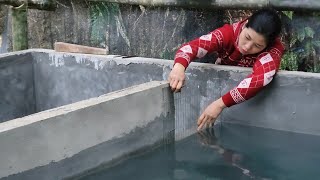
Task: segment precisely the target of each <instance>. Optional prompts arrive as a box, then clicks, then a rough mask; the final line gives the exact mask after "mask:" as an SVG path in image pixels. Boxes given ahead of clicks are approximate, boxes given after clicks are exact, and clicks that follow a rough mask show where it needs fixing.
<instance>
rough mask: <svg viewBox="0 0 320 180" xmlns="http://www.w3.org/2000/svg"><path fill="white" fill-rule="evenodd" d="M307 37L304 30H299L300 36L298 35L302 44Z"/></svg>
mask: <svg viewBox="0 0 320 180" xmlns="http://www.w3.org/2000/svg"><path fill="white" fill-rule="evenodd" d="M305 37H306V33H305V31H304V29H300V30H298V34H297V38H298V40H299V41H300V42H302V41H303V40H304V38H305Z"/></svg>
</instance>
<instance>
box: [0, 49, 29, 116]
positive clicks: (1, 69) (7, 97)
mask: <svg viewBox="0 0 320 180" xmlns="http://www.w3.org/2000/svg"><path fill="white" fill-rule="evenodd" d="M32 60H33V58H32V56H31V53H25V52H21V53H15V54H14V55H12V54H9V53H8V54H2V55H1V56H0V122H4V121H7V120H10V119H15V118H18V117H23V116H26V115H29V114H32V113H35V101H34V86H33V84H34V82H33V70H32V68H33V67H32Z"/></svg>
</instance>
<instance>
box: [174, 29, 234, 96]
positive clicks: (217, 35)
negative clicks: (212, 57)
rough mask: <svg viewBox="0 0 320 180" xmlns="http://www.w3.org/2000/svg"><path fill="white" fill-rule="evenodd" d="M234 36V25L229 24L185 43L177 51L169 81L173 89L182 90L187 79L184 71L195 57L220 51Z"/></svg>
mask: <svg viewBox="0 0 320 180" xmlns="http://www.w3.org/2000/svg"><path fill="white" fill-rule="evenodd" d="M232 37H233V29H232V26H231V25H228V24H227V25H224V26H223V27H221V28H218V29H216V30H214V31H212V32H211V33H209V34H207V35H203V36H201V37H199V38H197V39H195V40H192V41H190V42H188V43H186V44H183V45H182V46H181V47H180V48H179V49H178V50H177V52H176V55H175V58H174V66H173V69H172V71H171V72H170V74H169V78H168V81H169V83H170V87H171V89H172V90H173V91H175V92H178V91H180V89H181V88H182V87H183V84H184V81H185V75H184V71H185V69H186V68H187V67H188V66H189V64H190V63H191V62H192V61H193V60H194V59H196V58H202V57H204V56H205V55H207V54H209V53H212V52H217V51H219V50H220V49H221V48H223V47H225V46H227V45H229V44H231V43H230V41H231V40H232Z"/></svg>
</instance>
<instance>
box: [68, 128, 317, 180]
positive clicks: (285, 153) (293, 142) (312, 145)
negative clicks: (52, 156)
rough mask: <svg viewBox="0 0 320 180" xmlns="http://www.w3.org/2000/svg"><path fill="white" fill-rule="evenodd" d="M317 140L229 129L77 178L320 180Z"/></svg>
mask: <svg viewBox="0 0 320 180" xmlns="http://www.w3.org/2000/svg"><path fill="white" fill-rule="evenodd" d="M319 140H320V138H319V137H318V136H312V135H305V134H297V133H290V132H283V131H275V130H270V129H263V128H256V127H249V126H240V125H228V124H225V125H222V126H217V127H215V128H214V129H208V130H206V131H202V132H199V133H197V134H194V135H192V136H189V137H187V138H185V139H182V140H180V141H177V142H175V144H169V145H165V146H162V147H160V148H157V149H155V150H153V151H150V152H146V153H145V154H143V155H139V156H136V157H132V158H130V159H128V160H125V161H122V162H120V163H118V164H114V165H112V166H110V164H109V165H108V166H101V167H99V168H98V169H95V170H93V171H91V172H89V173H86V174H82V175H81V176H78V177H77V178H73V179H81V180H91V179H94V180H100V179H101V180H102V179H112V180H126V179H139V180H150V179H156V180H158V179H162V180H179V179H187V180H189V179H190V180H191V179H192V180H194V179H197V180H202V179H203V180H207V179H222V180H229V179H230V180H243V179H257V180H271V179H272V180H278V179H279V180H287V179H288V180H289V179H290V180H301V179H319V178H320V172H319V171H318V168H317V167H318V164H319V163H318V162H319V161H320V155H319V152H320V143H318V142H319Z"/></svg>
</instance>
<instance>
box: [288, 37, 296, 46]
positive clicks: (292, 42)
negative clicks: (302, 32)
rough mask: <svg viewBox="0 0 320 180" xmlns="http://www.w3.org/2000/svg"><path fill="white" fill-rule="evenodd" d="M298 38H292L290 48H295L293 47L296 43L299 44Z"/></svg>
mask: <svg viewBox="0 0 320 180" xmlns="http://www.w3.org/2000/svg"><path fill="white" fill-rule="evenodd" d="M297 40H298V39H297V38H295V37H292V38H291V39H290V44H289V47H293V45H295V43H296V42H297Z"/></svg>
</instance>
